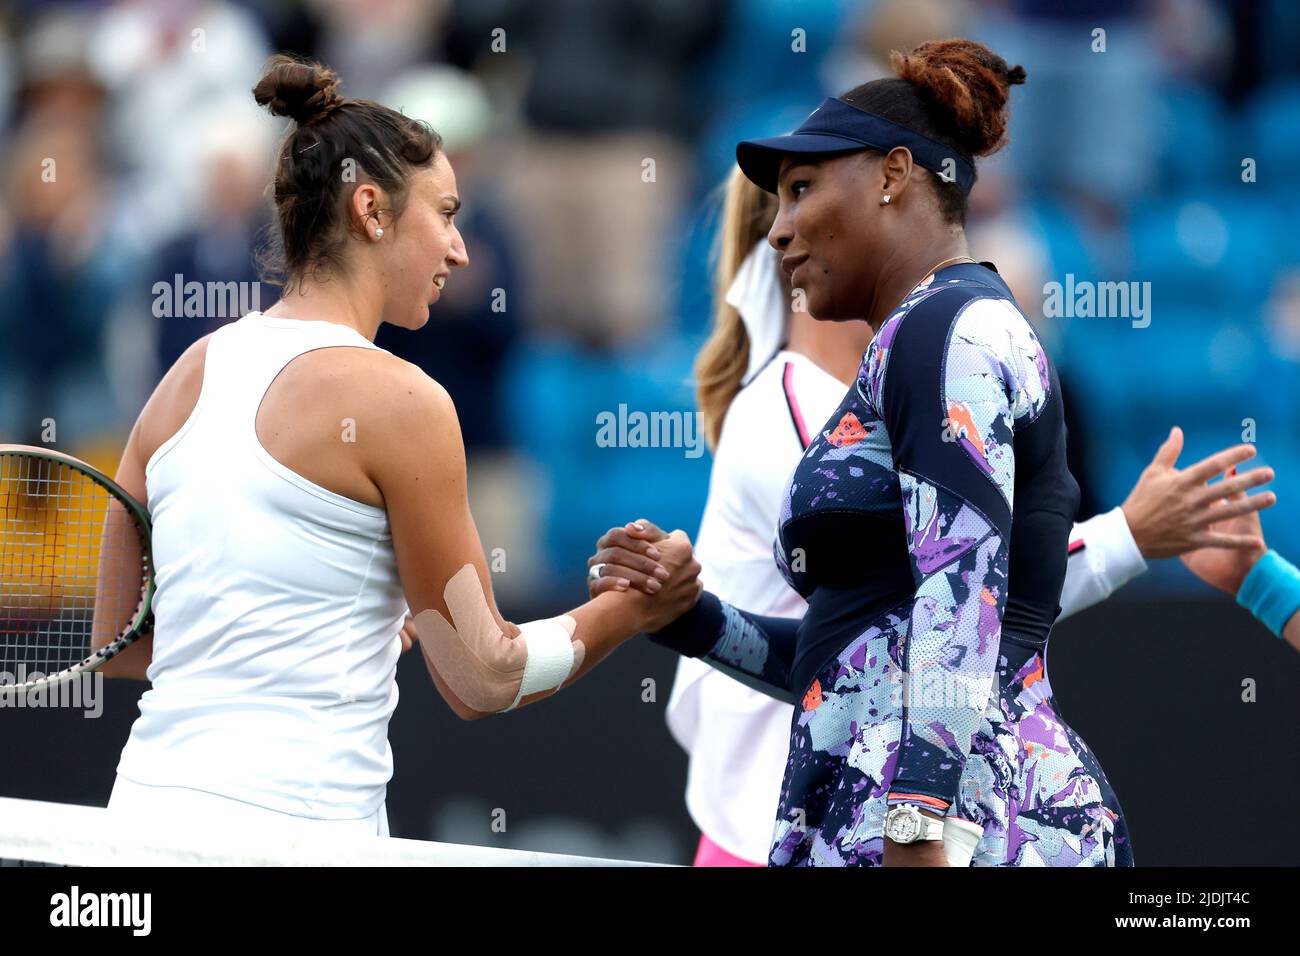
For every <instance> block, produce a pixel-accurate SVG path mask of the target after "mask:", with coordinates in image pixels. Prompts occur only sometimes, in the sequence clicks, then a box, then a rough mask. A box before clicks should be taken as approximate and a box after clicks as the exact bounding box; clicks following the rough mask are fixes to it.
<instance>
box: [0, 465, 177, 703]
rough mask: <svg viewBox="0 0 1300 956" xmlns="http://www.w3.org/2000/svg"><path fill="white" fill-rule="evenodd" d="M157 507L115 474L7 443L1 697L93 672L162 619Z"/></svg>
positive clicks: (1, 503)
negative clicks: (154, 547)
mask: <svg viewBox="0 0 1300 956" xmlns="http://www.w3.org/2000/svg"><path fill="white" fill-rule="evenodd" d="M153 577H154V576H153V558H152V554H151V550H150V526H149V514H148V512H146V511H145V509H144V508H143V507H142V506H141V505H140V503H139V502H137V501H136V500H135V499H133V498H132V497H131V496H130V495H128V494H127V493H126V492H125V491H123V490H122V489H121V488H120V487H119V486H118V485H117V484H116V483H115V482H114V481H113V480H112V479H111V478H109V477H108V476H107V475H105V474H103V473H102V472H99V471H97V470H96V469H94V468H92V467H91V466H90V465H88V464H86V463H85V462H84V461H80V460H78V459H76V458H73V457H72V456H71V455H65V454H62V453H60V452H57V451H51V450H49V449H46V448H33V447H29V446H26V445H0V696H13V695H16V694H24V693H27V692H29V691H31V690H34V689H36V688H38V687H41V686H43V685H53V684H58V683H61V682H63V681H67V680H71V679H72V678H74V677H76V676H78V675H79V674H85V673H89V672H90V671H93V670H94V669H95V668H97V667H99V666H100V665H102V664H103V663H104V662H105V661H108V660H110V659H112V658H113V657H115V656H116V655H117V654H120V653H121V652H122V651H123V650H124V649H125V648H127V647H129V646H130V645H131V644H132V643H133V642H134V641H135V640H136V639H137V638H139V637H140V635H141V634H144V633H146V632H147V631H148V630H149V628H150V627H151V626H152V615H151V608H152V602H153V592H154V581H153Z"/></svg>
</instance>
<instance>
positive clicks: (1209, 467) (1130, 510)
mask: <svg viewBox="0 0 1300 956" xmlns="http://www.w3.org/2000/svg"><path fill="white" fill-rule="evenodd" d="M1182 450H1183V430H1182V429H1181V428H1178V427H1176V426H1175V427H1174V428H1173V429H1172V430H1171V431H1170V432H1169V437H1168V438H1167V439H1165V443H1164V444H1163V445H1161V446H1160V449H1159V451H1157V452H1156V455H1155V458H1153V459H1152V460H1151V464H1149V465H1148V466H1147V467H1146V468H1145V469H1144V470H1143V472H1142V476H1141V477H1140V478H1139V479H1138V483H1137V485H1135V486H1134V488H1133V490H1132V491H1131V492H1129V496H1128V499H1127V500H1126V501H1125V502H1124V504H1123V510H1124V517H1125V519H1126V520H1127V521H1128V526H1129V529H1130V530H1131V531H1132V533H1133V540H1134V541H1135V542H1136V543H1137V546H1138V550H1140V551H1141V552H1142V556H1143V557H1144V558H1148V559H1151V558H1172V557H1174V556H1175V555H1183V554H1187V553H1188V552H1190V551H1195V550H1197V549H1201V548H1231V549H1236V550H1239V551H1242V552H1246V553H1250V552H1254V551H1262V549H1263V547H1264V538H1263V534H1262V533H1261V532H1260V525H1259V515H1258V512H1259V511H1260V510H1262V509H1264V508H1267V507H1270V506H1271V505H1273V504H1274V503H1276V501H1277V495H1275V494H1273V492H1271V491H1265V492H1261V493H1260V494H1257V495H1247V494H1246V490H1247V489H1248V488H1255V487H1257V486H1259V485H1262V484H1266V483H1268V482H1270V481H1272V480H1273V469H1272V468H1253V469H1251V470H1250V471H1247V472H1245V473H1243V474H1240V475H1238V474H1236V466H1237V465H1239V464H1241V463H1242V462H1244V461H1247V460H1248V459H1251V458H1254V457H1255V446H1254V445H1247V444H1243V445H1237V446H1235V447H1233V448H1225V449H1224V450H1223V451H1220V452H1216V453H1215V454H1213V455H1210V456H1209V457H1208V458H1205V459H1203V460H1201V461H1198V462H1197V463H1196V464H1194V465H1191V466H1189V467H1187V468H1184V469H1182V470H1181V471H1180V470H1179V469H1178V468H1176V467H1174V466H1175V465H1176V464H1177V462H1178V456H1179V454H1181V452H1182ZM1229 471H1231V472H1232V474H1231V475H1230V476H1225V478H1224V480H1223V481H1221V482H1218V483H1216V484H1214V485H1210V484H1209V482H1210V480H1211V479H1212V478H1215V477H1216V476H1218V475H1224V474H1225V473H1227V472H1229ZM1242 518H1251V519H1253V523H1252V522H1251V521H1244V522H1243V521H1241V520H1239V519H1242ZM1252 563H1253V562H1252ZM1189 567H1191V565H1189ZM1217 586H1218V585H1216V587H1217ZM1234 593H1235V592H1234Z"/></svg>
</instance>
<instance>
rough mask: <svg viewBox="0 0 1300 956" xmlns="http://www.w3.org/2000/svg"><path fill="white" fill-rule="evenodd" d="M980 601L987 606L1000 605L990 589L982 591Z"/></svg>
mask: <svg viewBox="0 0 1300 956" xmlns="http://www.w3.org/2000/svg"><path fill="white" fill-rule="evenodd" d="M980 600H981V601H983V602H984V603H985V604H997V603H998V599H997V598H995V597H994V596H993V592H992V591H990V590H989V589H988V588H984V590H982V591H980Z"/></svg>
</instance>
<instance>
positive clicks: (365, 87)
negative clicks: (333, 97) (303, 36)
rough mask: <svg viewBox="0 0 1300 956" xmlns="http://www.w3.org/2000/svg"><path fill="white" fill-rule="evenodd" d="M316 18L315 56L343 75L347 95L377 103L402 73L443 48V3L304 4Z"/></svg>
mask: <svg viewBox="0 0 1300 956" xmlns="http://www.w3.org/2000/svg"><path fill="white" fill-rule="evenodd" d="M305 5H306V7H307V9H309V10H310V11H311V12H312V13H313V14H314V15H315V16H316V17H318V18H319V23H320V28H321V29H320V36H319V37H318V39H317V47H316V49H315V51H313V52H314V53H315V55H316V56H317V57H319V58H320V59H321V60H322V61H324V62H325V63H328V64H329V65H330V67H331V68H332V69H333V70H334V71H335V72H336V73H338V74H339V76H341V77H343V82H344V89H343V90H342V92H343V93H344V95H346V96H360V97H365V98H367V99H380V100H382V96H381V92H382V91H383V90H384V88H385V87H387V86H388V85H389V84H391V83H392V82H393V80H394V79H395V78H396V77H398V76H400V75H402V74H403V73H405V72H406V71H408V70H410V69H412V68H414V67H417V66H420V65H422V64H425V63H428V62H429V61H430V60H431V59H435V58H436V56H435V54H436V52H437V51H438V50H440V49H441V48H442V46H443V30H444V22H445V20H446V18H447V7H448V0H305Z"/></svg>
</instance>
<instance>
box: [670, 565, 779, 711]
mask: <svg viewBox="0 0 1300 956" xmlns="http://www.w3.org/2000/svg"><path fill="white" fill-rule="evenodd" d="M798 633H799V621H798V619H795V618H786V617H767V616H764V615H761V614H751V613H749V612H748V611H742V610H740V609H739V608H736V607H733V606H732V605H730V604H728V603H727V602H726V601H723V600H721V599H720V598H719V597H717V595H715V594H712V593H711V592H709V591H705V592H704V593H703V594H701V595H700V599H699V600H698V601H696V602H695V607H694V608H692V609H691V610H689V611H687V612H686V613H685V614H683V615H682V616H681V617H679V618H678V619H677V620H676V621H674V622H673V623H672V624H669V625H668V626H667V627H665V628H664V629H662V630H661V631H659V632H658V633H657V634H652V635H650V640H651V641H653V642H654V643H656V644H661V645H663V646H664V647H667V648H670V649H671V650H674V651H676V652H677V653H679V654H683V655H685V656H687V657H702V658H703V659H704V660H706V661H707V662H708V663H709V664H710V665H711V666H712V667H714V668H715V669H717V670H720V671H722V672H723V673H724V674H727V675H728V676H730V677H733V678H735V679H736V680H738V681H740V682H741V683H742V684H745V685H747V686H749V687H752V688H753V689H754V690H757V691H759V692H760V693H764V694H766V695H767V696H769V697H775V698H776V699H777V700H783V701H785V702H786V703H789V704H792V703H794V692H793V690H792V689H791V687H790V670H791V665H792V664H793V661H794V652H795V642H796V639H797V636H798Z"/></svg>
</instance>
